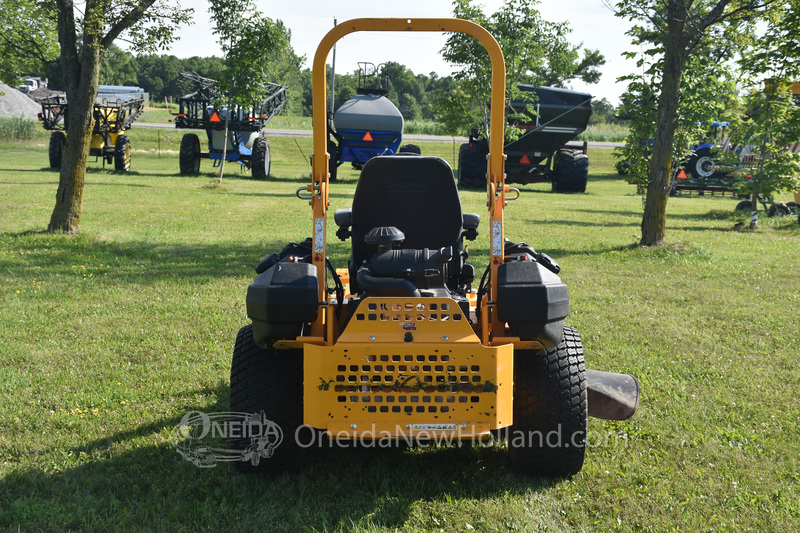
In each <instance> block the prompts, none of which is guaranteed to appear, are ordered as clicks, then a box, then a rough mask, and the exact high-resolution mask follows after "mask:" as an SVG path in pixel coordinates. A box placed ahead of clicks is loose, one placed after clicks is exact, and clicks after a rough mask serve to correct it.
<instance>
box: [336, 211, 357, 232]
mask: <svg viewBox="0 0 800 533" xmlns="http://www.w3.org/2000/svg"><path fill="white" fill-rule="evenodd" d="M352 219H353V210H352V209H351V208H349V207H348V208H346V209H337V210H336V211H334V212H333V221H334V222H336V225H337V226H339V227H340V228H349V227H350V226H352V225H353V222H352Z"/></svg>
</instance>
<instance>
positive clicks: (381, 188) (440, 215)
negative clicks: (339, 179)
mask: <svg viewBox="0 0 800 533" xmlns="http://www.w3.org/2000/svg"><path fill="white" fill-rule="evenodd" d="M350 218H351V220H350V221H351V224H352V230H351V232H352V246H353V257H352V262H351V268H352V269H357V268H358V267H359V266H360V265H361V263H362V262H363V261H365V260H367V261H368V260H370V259H371V258H372V256H373V255H374V254H375V252H376V251H377V247H376V246H370V245H368V244H366V243H365V242H364V236H365V235H366V234H367V233H369V231H370V230H371V229H372V228H376V227H380V226H395V227H396V228H398V229H399V230H400V231H402V232H403V233H404V234H405V241H404V242H403V243H402V245H401V248H405V249H421V248H429V249H439V248H442V247H445V246H455V245H456V244H457V243H458V242H459V238H460V237H461V232H462V231H463V219H462V213H461V199H460V198H459V196H458V187H457V186H456V181H455V179H454V178H453V170H452V169H451V168H450V165H449V164H448V163H447V162H446V161H445V160H444V159H442V158H440V157H432V156H415V157H410V156H404V155H390V156H378V157H373V158H372V159H370V160H369V161H367V162H366V163H365V164H364V168H363V169H362V170H361V176H360V177H359V179H358V184H357V185H356V191H355V196H354V197H353V207H352V211H351V216H350Z"/></svg>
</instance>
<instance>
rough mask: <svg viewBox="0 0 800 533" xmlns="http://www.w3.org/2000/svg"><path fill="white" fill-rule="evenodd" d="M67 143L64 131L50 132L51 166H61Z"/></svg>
mask: <svg viewBox="0 0 800 533" xmlns="http://www.w3.org/2000/svg"><path fill="white" fill-rule="evenodd" d="M66 143H67V137H66V135H64V132H63V131H54V132H53V133H51V134H50V147H49V150H48V152H49V154H48V155H49V156H50V168H61V157H62V155H63V154H64V145H65V144H66Z"/></svg>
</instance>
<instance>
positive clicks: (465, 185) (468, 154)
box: [458, 142, 488, 189]
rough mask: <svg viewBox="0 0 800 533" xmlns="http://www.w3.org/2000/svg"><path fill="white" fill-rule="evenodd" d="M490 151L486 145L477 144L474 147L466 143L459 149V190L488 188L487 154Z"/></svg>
mask: <svg viewBox="0 0 800 533" xmlns="http://www.w3.org/2000/svg"><path fill="white" fill-rule="evenodd" d="M487 153H488V150H487V148H486V144H485V143H481V142H476V143H472V145H470V144H468V143H464V144H462V145H461V148H459V149H458V188H459V189H485V188H486V154H487Z"/></svg>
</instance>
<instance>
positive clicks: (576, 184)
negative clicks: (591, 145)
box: [553, 148, 589, 192]
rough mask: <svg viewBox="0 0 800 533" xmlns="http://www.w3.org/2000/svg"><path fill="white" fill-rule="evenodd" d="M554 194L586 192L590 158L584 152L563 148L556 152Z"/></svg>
mask: <svg viewBox="0 0 800 533" xmlns="http://www.w3.org/2000/svg"><path fill="white" fill-rule="evenodd" d="M554 166H555V169H554V170H555V176H554V177H553V191H554V192H586V182H587V181H588V179H589V156H587V155H586V154H584V153H583V151H582V150H572V149H569V148H561V149H560V150H559V151H558V152H556V163H555V165H554Z"/></svg>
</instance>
